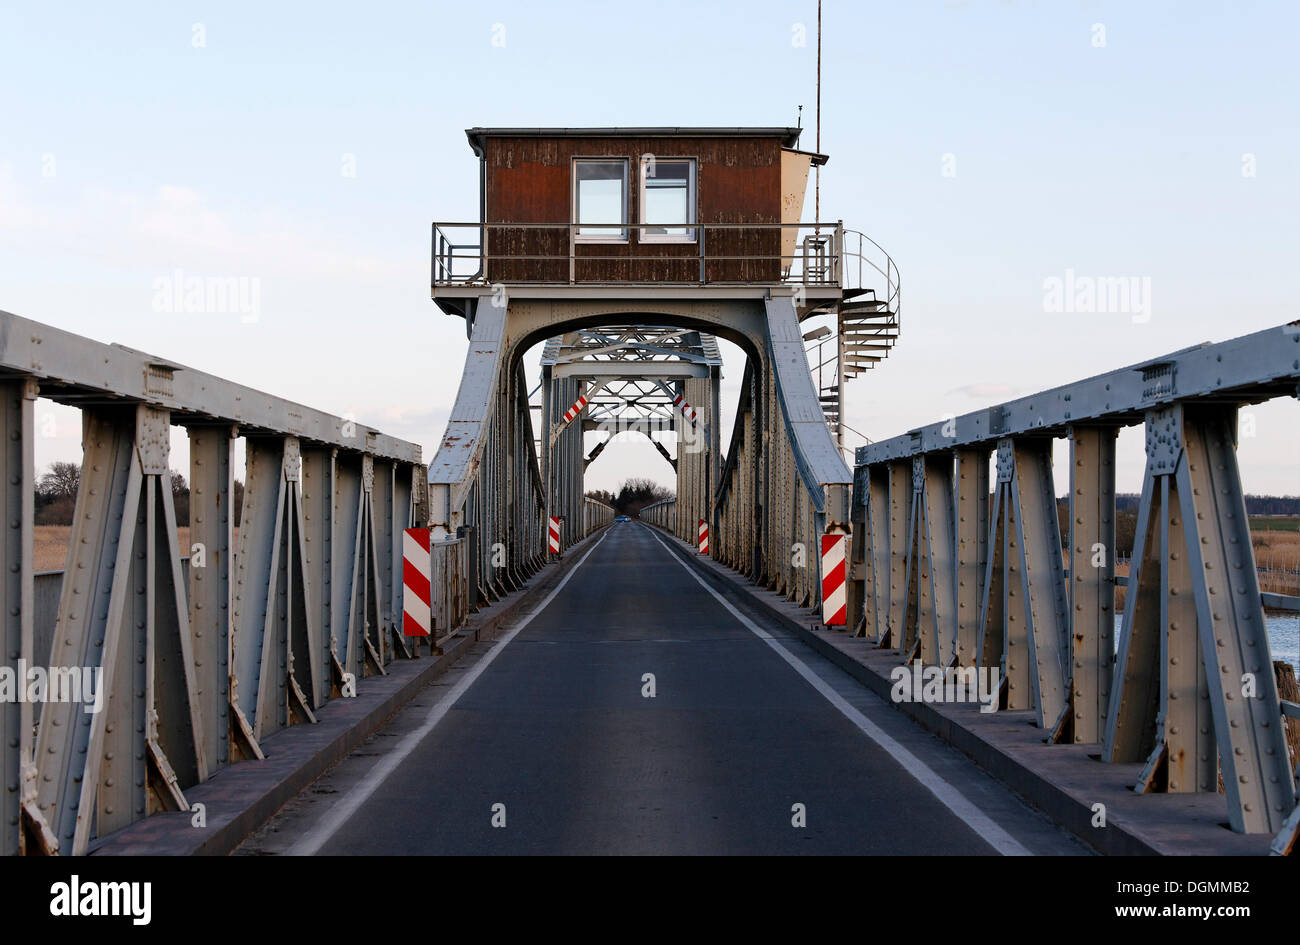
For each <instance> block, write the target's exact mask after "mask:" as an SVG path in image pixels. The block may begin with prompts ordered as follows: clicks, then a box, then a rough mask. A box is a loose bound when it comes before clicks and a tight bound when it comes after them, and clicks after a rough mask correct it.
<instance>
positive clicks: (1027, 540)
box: [849, 323, 1300, 840]
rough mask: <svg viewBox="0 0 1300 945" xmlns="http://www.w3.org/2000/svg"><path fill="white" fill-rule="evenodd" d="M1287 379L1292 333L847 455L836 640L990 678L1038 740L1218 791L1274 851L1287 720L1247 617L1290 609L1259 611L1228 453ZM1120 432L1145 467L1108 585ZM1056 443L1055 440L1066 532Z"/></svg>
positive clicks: (1257, 623)
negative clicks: (1118, 613)
mask: <svg viewBox="0 0 1300 945" xmlns="http://www.w3.org/2000/svg"><path fill="white" fill-rule="evenodd" d="M1298 383H1300V323H1292V324H1290V325H1285V326H1281V327H1278V328H1273V329H1269V330H1267V331H1262V332H1257V333H1255V334H1252V335H1247V336H1244V337H1241V338H1236V339H1233V340H1231V341H1226V342H1223V343H1221V344H1205V345H1200V346H1197V347H1193V348H1188V349H1185V350H1183V351H1177V352H1174V353H1172V354H1169V355H1167V356H1164V357H1161V358H1155V359H1152V360H1150V361H1146V362H1143V363H1140V364H1135V365H1132V366H1130V367H1127V368H1123V369H1121V370H1118V371H1112V372H1110V373H1107V374H1102V375H1099V376H1097V377H1093V378H1089V379H1087V380H1083V381H1079V382H1077V383H1074V384H1067V385H1064V386H1061V387H1057V388H1053V389H1051V390H1047V391H1043V392H1041V393H1037V394H1033V395H1030V396H1028V397H1023V398H1020V399H1018V400H1014V401H1010V402H1008V403H1004V404H998V405H996V406H993V407H989V408H988V409H986V410H980V411H977V412H975V413H970V414H965V415H963V416H960V417H956V418H951V419H948V420H944V421H940V422H938V423H934V424H931V425H929V426H925V427H922V428H920V429H917V430H913V431H911V432H910V433H908V434H905V435H903V436H899V437H895V438H893V439H890V440H884V441H881V442H877V443H873V444H871V445H869V446H865V447H862V448H860V449H859V450H858V451H857V456H856V459H857V464H856V468H855V470H854V491H853V504H852V509H853V525H854V528H853V531H854V542H853V549H852V554H851V561H850V594H849V602H850V626H852V627H854V628H855V629H856V632H857V633H858V634H859V635H862V636H866V637H869V638H871V639H873V640H875V641H876V642H877V643H878V644H879V645H880V646H881V647H884V648H892V649H894V650H897V651H898V656H899V660H900V663H908V662H911V661H912V660H920V661H921V662H922V663H923V664H925V665H928V666H938V667H945V668H947V667H967V666H973V667H985V668H996V669H998V670H999V672H1000V678H1001V679H1002V680H1003V689H1002V704H1003V707H1004V708H1006V709H1011V710H1027V711H1030V712H1032V713H1033V716H1034V719H1035V721H1036V722H1037V724H1038V725H1039V726H1040V727H1041V728H1042V729H1043V730H1044V734H1045V740H1046V741H1049V742H1072V743H1076V744H1096V745H1098V746H1099V748H1100V754H1101V757H1102V759H1103V760H1104V761H1105V762H1115V763H1119V762H1140V763H1142V774H1141V775H1140V777H1139V782H1138V784H1137V785H1136V789H1137V790H1138V791H1139V792H1162V791H1167V792H1171V793H1188V792H1197V791H1204V792H1210V793H1213V792H1216V791H1218V790H1222V791H1224V793H1225V795H1226V802H1227V809H1228V819H1229V821H1230V822H1231V825H1232V827H1233V829H1234V830H1237V831H1239V832H1248V833H1261V832H1278V831H1280V832H1281V833H1279V837H1281V834H1287V836H1289V837H1290V838H1291V839H1292V840H1294V837H1295V831H1296V830H1297V820H1298V818H1300V813H1298V812H1297V810H1296V793H1295V784H1296V780H1297V778H1300V771H1293V767H1294V766H1295V765H1296V759H1291V758H1289V756H1288V747H1287V738H1286V733H1285V727H1286V726H1285V725H1284V724H1283V715H1284V713H1285V714H1286V715H1287V716H1289V717H1290V718H1291V719H1295V718H1298V717H1300V706H1296V705H1294V704H1292V703H1284V702H1282V701H1280V700H1279V696H1278V688H1277V684H1276V680H1275V675H1274V673H1275V669H1274V665H1273V663H1272V661H1271V658H1270V649H1269V638H1268V633H1267V630H1266V626H1265V619H1264V606H1265V605H1266V603H1267V604H1273V605H1275V604H1277V603H1279V602H1281V603H1283V604H1289V603H1293V602H1295V603H1300V602H1296V601H1285V600H1281V597H1282V596H1283V595H1261V592H1260V588H1259V583H1258V579H1257V576H1256V567H1255V565H1256V562H1255V560H1254V554H1253V551H1252V544H1251V535H1250V530H1249V519H1248V516H1247V514H1246V506H1245V498H1244V493H1243V491H1242V485H1241V475H1240V471H1239V468H1238V463H1237V454H1236V440H1237V412H1238V408H1239V406H1241V405H1245V404H1251V403H1257V402H1261V401H1265V400H1268V399H1270V398H1274V397H1290V396H1296V395H1297V394H1298V393H1300V387H1297V384H1298ZM1138 424H1141V425H1143V426H1144V428H1145V434H1146V455H1147V460H1146V472H1145V476H1144V481H1143V489H1142V497H1141V500H1140V504H1139V510H1138V515H1137V529H1136V538H1135V542H1134V549H1133V555H1132V561H1131V572H1130V574H1129V575H1128V579H1127V581H1126V582H1125V581H1124V579H1123V578H1122V577H1121V578H1118V579H1117V578H1116V576H1115V442H1116V435H1117V431H1118V430H1119V429H1120V428H1122V427H1126V426H1133V425H1138ZM1055 438H1066V439H1068V441H1069V445H1070V481H1069V489H1068V499H1067V500H1066V502H1067V504H1068V513H1069V514H1068V521H1069V529H1068V531H1067V533H1066V535H1064V536H1062V535H1061V533H1060V529H1059V525H1058V517H1057V516H1058V510H1057V501H1058V500H1057V498H1056V497H1057V489H1056V486H1055V484H1054V482H1053V476H1052V443H1053V441H1054V439H1055ZM990 457H995V463H994V467H995V470H996V474H995V476H994V478H993V479H992V481H991V480H990ZM1063 537H1064V539H1065V540H1064V541H1062V538H1063ZM1120 583H1126V584H1127V587H1126V591H1127V594H1126V598H1125V606H1124V612H1123V620H1122V624H1121V629H1120V631H1119V640H1118V642H1117V641H1116V640H1115V613H1114V610H1115V587H1116V585H1117V584H1120ZM1290 724H1295V723H1290ZM1220 777H1221V782H1220ZM1220 783H1221V784H1222V787H1221V788H1220V786H1219V785H1220Z"/></svg>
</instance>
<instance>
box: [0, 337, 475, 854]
mask: <svg viewBox="0 0 1300 945" xmlns="http://www.w3.org/2000/svg"><path fill="white" fill-rule="evenodd" d="M38 396H40V397H45V398H49V399H51V400H54V401H57V402H59V403H63V404H69V405H72V406H76V407H79V408H80V409H81V411H82V418H83V425H82V430H83V437H82V439H83V450H84V458H83V463H82V475H81V482H80V488H79V491H78V493H77V496H76V505H75V512H74V519H73V521H74V524H73V526H72V534H71V538H70V541H69V546H68V547H69V551H68V559H67V567H66V570H65V571H64V572H63V575H62V589H61V595H60V597H59V601H58V608H57V616H54V615H49V614H44V613H38V612H36V605H35V600H34V593H33V588H34V579H33V570H32V569H33V557H32V551H33V527H34V526H33V491H34V487H35V469H34V451H33V443H34V440H35V431H34V407H35V402H36V399H37V397H38ZM173 424H175V425H178V426H181V427H184V428H185V430H186V432H187V433H188V437H189V446H190V468H189V480H190V490H191V491H190V498H191V502H190V508H191V519H190V522H189V530H190V531H189V541H188V542H187V544H186V545H185V546H182V545H181V543H180V540H179V535H178V523H177V520H176V510H175V508H174V505H173V500H172V488H171V482H170V477H169V472H170V469H169V451H170V440H171V429H172V425H173ZM238 437H243V438H244V440H245V446H246V457H247V474H246V477H245V482H244V493H243V511H242V518H241V519H240V520H239V521H238V522H236V521H235V517H234V503H233V485H234V475H233V468H232V457H233V455H234V453H235V444H236V440H237V438H238ZM0 444H3V445H2V446H0V450H2V452H0V490H3V500H2V501H3V505H4V511H5V528H4V541H3V543H0V575H3V577H0V581H2V582H3V583H2V584H0V604H2V606H0V644H2V649H3V654H4V666H5V668H6V669H7V670H13V669H16V668H17V667H20V666H26V667H40V668H42V670H44V671H46V672H48V673H49V674H50V678H54V675H55V674H58V675H59V676H60V677H61V678H63V679H64V680H71V679H72V678H73V677H72V676H71V675H70V674H71V673H73V672H75V673H78V674H79V675H80V677H81V679H82V680H85V679H87V676H88V674H89V678H90V679H91V680H92V681H95V680H97V686H96V687H95V688H96V689H97V690H98V692H99V693H100V695H101V697H102V698H103V706H102V710H101V711H98V712H88V711H86V708H87V706H85V705H84V704H83V703H82V702H79V701H46V702H44V703H37V704H35V705H33V703H32V702H30V701H19V702H10V701H4V702H0V776H2V778H3V780H0V785H3V790H2V791H0V803H2V804H3V810H0V853H2V854H12V853H17V852H27V853H84V852H86V851H87V849H88V848H89V847H90V844H91V842H92V840H94V838H95V837H102V836H104V835H106V834H108V833H111V832H112V831H114V830H116V829H117V828H119V827H124V826H126V825H128V824H130V823H132V822H134V821H136V820H139V819H141V818H143V817H145V816H147V815H149V814H151V813H154V812H156V811H166V810H186V809H187V807H188V805H187V802H186V799H185V791H186V790H187V789H188V788H190V787H192V786H193V785H195V784H197V783H199V782H200V781H204V780H206V779H207V778H209V777H210V776H211V775H212V774H213V773H214V772H216V771H217V770H219V769H220V768H222V767H224V766H226V765H228V764H231V763H234V762H236V761H238V760H241V759H259V758H261V757H262V748H261V742H262V741H263V739H264V738H265V737H266V736H268V735H270V734H272V733H273V732H275V731H277V730H279V729H282V728H284V727H286V726H289V725H293V724H297V723H301V722H306V723H311V722H312V721H313V720H314V713H315V712H316V710H318V709H319V708H320V707H321V706H322V705H323V704H324V703H325V702H326V701H327V700H329V699H331V698H334V697H337V696H340V695H345V694H349V693H352V692H354V691H355V689H356V687H357V686H360V685H364V684H363V683H362V682H361V681H360V680H361V677H362V676H364V675H366V674H368V673H382V672H385V666H386V664H387V663H388V662H390V661H391V660H392V659H393V658H394V657H407V656H415V655H417V651H416V650H415V649H414V648H413V647H411V646H410V644H409V642H407V641H404V640H403V639H402V638H401V637H400V636H398V633H399V628H400V624H401V613H402V580H401V560H402V559H401V532H402V529H403V528H405V527H408V526H410V525H412V524H414V523H416V522H418V521H423V520H424V519H425V518H426V517H427V512H426V511H425V502H426V500H425V489H426V472H425V468H424V466H423V465H422V464H421V457H420V447H419V446H417V445H415V444H414V443H408V442H405V441H403V440H398V439H394V438H393V437H390V436H386V435H384V434H382V433H380V432H379V431H377V430H374V429H371V428H369V427H366V426H363V425H361V424H358V423H356V422H354V421H352V420H348V419H346V418H343V417H336V416H332V415H329V414H326V413H322V412H320V411H317V410H312V409H310V408H308V407H304V406H302V405H300V404H295V403H291V402H289V401H286V400H282V399H280V398H278V397H272V396H270V395H267V394H263V393H261V392H260V391H256V390H253V389H251V388H247V387H243V386H241V385H238V384H234V383H231V382H229V381H226V380H223V379H222V378H219V377H214V376H212V375H209V374H205V373H203V372H201V371H196V370H193V369H191V368H187V367H184V366H182V365H180V364H177V363H175V362H172V361H168V360H164V359H161V358H156V357H154V356H152V355H147V354H143V353H141V352H138V351H133V350H131V349H129V348H124V347H122V346H120V345H107V344H102V343H100V342H96V341H92V340H90V339H88V338H84V337H81V336H79V335H74V334H71V333H69V332H65V331H60V330H58V329H55V328H51V327H49V326H47V325H42V324H40V323H37V322H33V321H30V320H28V319H24V318H19V317H17V316H15V315H11V314H9V313H5V312H0ZM236 528H237V529H238V538H237V540H236V537H235V535H236ZM448 551H449V554H445V555H444V559H445V560H444V561H443V562H442V565H443V569H442V572H441V574H442V575H443V581H444V584H445V585H446V586H449V587H451V588H453V590H451V591H448V592H446V594H445V596H450V597H452V598H453V599H455V598H456V592H455V590H454V588H455V586H456V584H457V582H458V581H459V580H461V579H462V577H461V575H462V574H463V572H462V571H461V570H460V569H459V568H458V567H457V566H456V564H457V562H459V561H463V560H464V556H463V553H459V552H460V549H457V552H451V551H450V549H448ZM460 598H461V599H463V594H462V595H460ZM447 613H448V611H447V610H445V609H444V611H443V614H444V615H446V614H447ZM52 616H53V619H49V618H51V617H52ZM445 619H460V615H455V614H453V615H452V616H451V617H450V618H445ZM40 627H47V628H49V629H45V630H38V628H40ZM443 629H444V632H445V630H446V628H443ZM20 684H22V683H21V681H20ZM85 694H86V693H83V695H85ZM185 822H186V823H188V821H185Z"/></svg>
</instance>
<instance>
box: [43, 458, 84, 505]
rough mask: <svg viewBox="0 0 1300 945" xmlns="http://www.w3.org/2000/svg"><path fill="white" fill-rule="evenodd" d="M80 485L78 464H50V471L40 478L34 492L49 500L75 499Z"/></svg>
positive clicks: (79, 466)
mask: <svg viewBox="0 0 1300 945" xmlns="http://www.w3.org/2000/svg"><path fill="white" fill-rule="evenodd" d="M80 483H81V464H80V463H64V462H58V463H50V471H49V472H47V473H46V474H45V475H44V476H42V477H41V481H40V483H39V484H38V485H37V487H36V491H37V492H39V493H41V494H42V495H44V496H46V497H48V498H50V499H58V498H64V497H68V498H74V499H75V498H76V497H77V486H78V485H80Z"/></svg>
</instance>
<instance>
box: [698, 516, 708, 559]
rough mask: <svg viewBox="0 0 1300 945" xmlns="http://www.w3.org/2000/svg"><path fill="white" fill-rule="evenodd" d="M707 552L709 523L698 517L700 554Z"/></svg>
mask: <svg viewBox="0 0 1300 945" xmlns="http://www.w3.org/2000/svg"><path fill="white" fill-rule="evenodd" d="M708 553H709V523H708V522H706V521H705V520H704V519H700V554H702V555H707V554H708Z"/></svg>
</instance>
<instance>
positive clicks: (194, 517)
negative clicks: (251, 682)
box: [181, 425, 235, 767]
mask: <svg viewBox="0 0 1300 945" xmlns="http://www.w3.org/2000/svg"><path fill="white" fill-rule="evenodd" d="M234 433H235V430H234V429H233V428H232V427H227V426H220V425H215V426H196V427H191V428H190V431H189V439H190V545H191V547H190V548H183V549H181V551H182V552H183V553H184V552H190V558H191V567H190V568H189V569H188V571H189V615H190V632H191V633H192V634H193V635H194V663H195V670H194V672H195V684H196V686H197V687H198V694H199V700H200V704H201V705H202V706H203V707H204V712H203V728H202V742H203V751H204V754H205V755H206V756H207V758H208V759H209V762H210V764H211V765H212V766H213V767H219V766H221V765H225V764H229V762H230V746H229V734H230V705H229V700H228V699H227V697H226V693H227V692H228V691H229V686H230V595H231V591H232V586H231V564H232V561H231V558H232V555H233V553H234V547H235V546H234V539H233V529H234V510H233V504H232V493H233V489H234V469H233V467H232V465H231V454H232V452H233V444H234ZM196 554H197V555H201V558H200V559H199V560H201V561H202V563H203V566H202V567H194V566H193V565H194V556H195V555H196Z"/></svg>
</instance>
